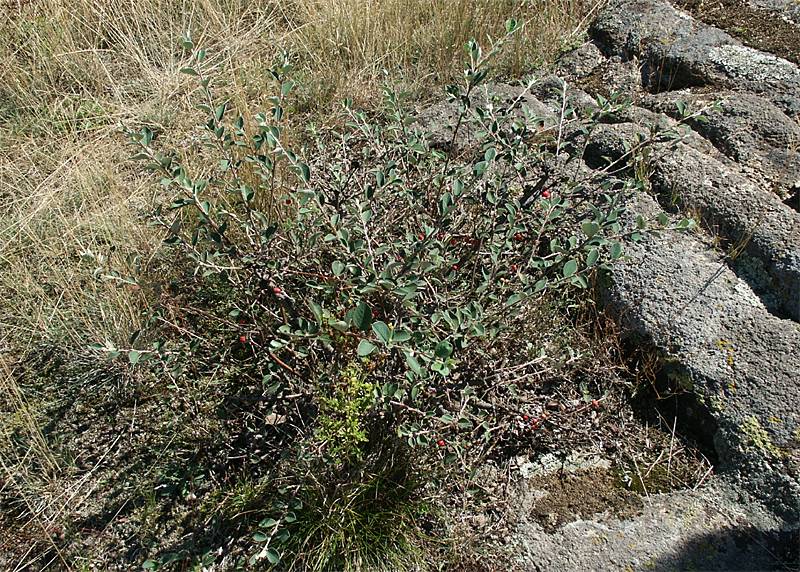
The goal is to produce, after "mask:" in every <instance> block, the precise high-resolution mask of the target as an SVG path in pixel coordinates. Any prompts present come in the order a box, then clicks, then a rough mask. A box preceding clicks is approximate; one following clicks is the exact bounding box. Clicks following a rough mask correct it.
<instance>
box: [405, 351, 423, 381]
mask: <svg viewBox="0 0 800 572" xmlns="http://www.w3.org/2000/svg"><path fill="white" fill-rule="evenodd" d="M406 363H407V364H408V367H409V368H411V371H413V372H414V373H416V374H417V375H422V366H420V365H419V361H417V358H415V357H414V355H413V354H412V353H411V352H406Z"/></svg>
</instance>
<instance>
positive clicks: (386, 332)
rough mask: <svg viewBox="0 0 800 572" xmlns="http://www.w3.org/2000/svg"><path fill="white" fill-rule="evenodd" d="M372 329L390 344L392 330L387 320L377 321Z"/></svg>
mask: <svg viewBox="0 0 800 572" xmlns="http://www.w3.org/2000/svg"><path fill="white" fill-rule="evenodd" d="M372 331H373V332H375V334H376V335H377V336H378V337H379V338H380V339H381V341H382V342H383V343H384V344H387V345H388V344H389V341H390V340H391V339H392V331H391V330H390V329H389V326H387V325H386V323H385V322H375V323H374V324H372Z"/></svg>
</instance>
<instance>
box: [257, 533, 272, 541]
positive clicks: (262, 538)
mask: <svg viewBox="0 0 800 572" xmlns="http://www.w3.org/2000/svg"><path fill="white" fill-rule="evenodd" d="M253 540H255V541H256V542H266V541H267V540H269V535H267V534H264V533H263V532H256V533H255V534H253Z"/></svg>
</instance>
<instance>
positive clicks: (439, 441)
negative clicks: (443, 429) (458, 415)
mask: <svg viewBox="0 0 800 572" xmlns="http://www.w3.org/2000/svg"><path fill="white" fill-rule="evenodd" d="M436 444H437V445H439V446H440V447H444V446H445V445H446V444H447V443H445V442H444V439H439V440H438V441H436Z"/></svg>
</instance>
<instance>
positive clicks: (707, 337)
mask: <svg viewBox="0 0 800 572" xmlns="http://www.w3.org/2000/svg"><path fill="white" fill-rule="evenodd" d="M655 209H657V206H656V205H655V203H654V202H653V201H652V199H650V198H649V197H646V196H642V197H639V198H638V203H637V204H635V205H634V206H632V211H639V210H644V211H653V210H655ZM626 254H627V258H626V260H625V262H623V263H622V264H619V265H618V266H617V267H616V268H615V270H614V271H613V273H612V274H611V278H610V281H611V282H610V285H609V287H608V289H607V290H606V293H605V296H606V298H605V301H606V304H607V308H608V309H609V310H610V311H611V312H612V314H614V315H615V316H617V318H618V320H619V321H620V322H621V323H622V324H623V326H624V331H625V332H626V334H625V335H626V336H628V337H630V336H634V337H635V338H636V339H639V340H641V341H646V342H647V343H650V344H652V346H653V347H654V348H655V349H656V350H657V351H658V352H660V353H661V354H662V356H663V357H664V361H665V363H666V364H667V367H666V368H665V373H666V374H667V375H668V376H670V377H671V378H672V380H673V381H674V383H676V384H677V385H679V386H682V387H684V388H685V389H687V390H689V391H690V392H691V393H692V394H693V395H694V396H695V397H696V403H695V404H694V405H693V406H690V407H688V408H686V411H685V415H693V416H695V417H696V418H697V419H696V422H697V423H698V424H702V425H703V426H705V427H712V426H713V427H715V428H716V430H715V434H714V444H715V448H716V450H717V453H718V454H719V456H720V460H721V461H722V463H723V465H724V467H725V468H726V470H727V471H730V472H731V473H732V474H734V475H736V476H737V478H739V479H741V480H742V481H743V482H744V483H745V484H746V486H747V487H748V488H749V490H752V491H754V492H756V493H757V494H759V495H760V496H761V497H762V498H763V499H765V501H767V500H768V502H770V503H772V506H773V507H774V508H775V510H777V511H779V512H780V513H781V514H783V515H785V516H786V517H787V518H788V519H794V521H798V519H800V473H798V466H800V374H798V372H800V354H798V353H797V348H798V347H800V326H798V324H797V323H795V322H793V321H791V320H782V319H780V318H778V317H776V316H774V315H772V314H771V313H770V312H769V311H768V310H767V308H766V307H765V306H764V305H763V303H762V302H761V300H760V299H759V297H758V296H757V295H756V294H755V293H754V292H753V291H752V290H751V289H750V287H749V286H748V285H747V284H746V283H745V282H743V281H742V280H741V279H740V278H739V277H738V276H736V274H735V273H734V272H733V271H732V270H731V269H730V268H728V267H727V265H726V264H725V262H724V261H722V260H721V259H720V258H719V257H717V256H715V255H714V254H713V252H711V251H709V250H708V248H707V247H706V245H705V244H703V243H702V242H700V241H699V240H697V239H695V238H694V237H693V236H691V235H689V234H679V233H676V232H672V231H667V232H661V233H659V234H657V235H653V234H650V235H648V236H647V237H645V239H644V240H642V241H641V242H638V243H633V242H632V243H629V244H628V246H627V250H626ZM709 421H710V422H711V423H709Z"/></svg>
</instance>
